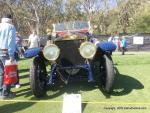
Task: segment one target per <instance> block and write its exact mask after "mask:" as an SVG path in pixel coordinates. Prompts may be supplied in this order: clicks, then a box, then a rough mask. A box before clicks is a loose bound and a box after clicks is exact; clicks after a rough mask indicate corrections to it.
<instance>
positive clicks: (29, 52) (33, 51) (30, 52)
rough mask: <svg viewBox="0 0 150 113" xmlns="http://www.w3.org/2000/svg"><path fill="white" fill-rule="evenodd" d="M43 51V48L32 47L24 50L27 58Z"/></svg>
mask: <svg viewBox="0 0 150 113" xmlns="http://www.w3.org/2000/svg"><path fill="white" fill-rule="evenodd" d="M40 51H41V48H38V47H37V48H30V49H27V50H26V51H25V52H24V57H25V58H32V57H34V56H36V55H38V54H39V53H40Z"/></svg>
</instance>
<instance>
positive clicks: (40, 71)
mask: <svg viewBox="0 0 150 113" xmlns="http://www.w3.org/2000/svg"><path fill="white" fill-rule="evenodd" d="M46 76H47V71H46V65H45V63H44V60H43V59H42V58H41V57H39V56H37V57H35V58H34V59H33V62H32V65H31V67H30V86H31V91H32V92H33V94H34V95H35V96H36V97H42V96H44V95H45V94H46V83H47V82H46Z"/></svg>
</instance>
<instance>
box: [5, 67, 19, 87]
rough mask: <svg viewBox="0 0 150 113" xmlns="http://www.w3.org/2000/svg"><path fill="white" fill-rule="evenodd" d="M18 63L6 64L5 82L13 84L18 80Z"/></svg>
mask: <svg viewBox="0 0 150 113" xmlns="http://www.w3.org/2000/svg"><path fill="white" fill-rule="evenodd" d="M17 69H18V67H17V64H12V65H5V66H4V84H6V85H11V84H14V83H16V82H17V80H18V78H17Z"/></svg>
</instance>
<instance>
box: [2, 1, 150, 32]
mask: <svg viewBox="0 0 150 113" xmlns="http://www.w3.org/2000/svg"><path fill="white" fill-rule="evenodd" d="M113 1H114V3H115V4H116V5H114V4H113V3H110V0H3V1H0V17H2V15H3V14H5V13H6V12H9V13H11V14H12V15H13V18H14V19H13V21H14V24H15V26H16V28H17V30H18V31H19V32H20V33H21V34H23V35H28V33H30V32H31V31H32V30H33V29H35V30H36V31H37V32H38V34H45V33H46V29H47V28H51V27H52V24H53V23H58V22H63V21H73V20H83V21H90V22H91V24H92V25H93V26H96V27H95V29H94V32H95V33H97V34H110V33H113V32H117V33H131V32H134V33H135V32H146V33H150V14H149V12H150V3H149V0H113Z"/></svg>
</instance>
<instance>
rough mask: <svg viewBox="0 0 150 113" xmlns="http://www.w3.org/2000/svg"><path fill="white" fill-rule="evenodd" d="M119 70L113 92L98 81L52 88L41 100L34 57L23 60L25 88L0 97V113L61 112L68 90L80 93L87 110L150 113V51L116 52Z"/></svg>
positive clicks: (101, 112)
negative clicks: (32, 70) (32, 75)
mask: <svg viewBox="0 0 150 113" xmlns="http://www.w3.org/2000/svg"><path fill="white" fill-rule="evenodd" d="M113 60H114V64H115V67H116V70H117V73H118V74H117V76H116V81H115V88H114V91H113V93H112V94H111V95H107V94H105V93H102V91H101V90H100V88H99V87H98V86H97V85H96V84H88V83H84V82H82V83H81V84H79V83H77V84H71V85H68V86H66V87H59V86H57V88H53V89H52V90H51V89H50V88H49V89H48V91H47V96H45V97H43V98H40V99H37V98H35V97H34V96H33V95H32V92H31V90H30V86H29V67H30V64H31V62H32V59H22V60H20V62H19V73H20V83H21V88H19V89H15V88H13V91H15V92H16V93H17V97H16V98H14V99H12V100H5V101H4V100H0V113H61V112H62V101H63V95H64V94H65V93H80V94H81V96H82V111H83V113H149V112H150V99H149V97H150V53H131V52H130V53H127V54H126V55H124V56H122V55H121V54H120V53H117V54H113Z"/></svg>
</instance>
